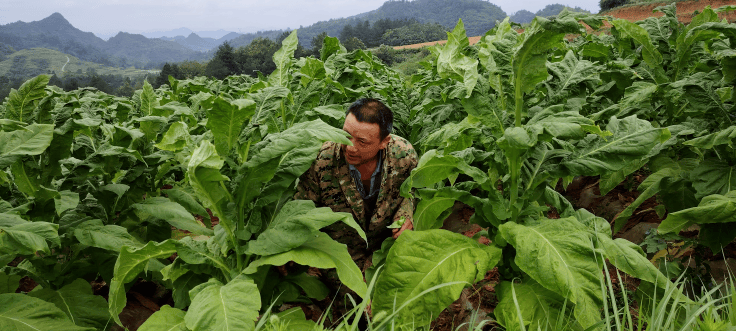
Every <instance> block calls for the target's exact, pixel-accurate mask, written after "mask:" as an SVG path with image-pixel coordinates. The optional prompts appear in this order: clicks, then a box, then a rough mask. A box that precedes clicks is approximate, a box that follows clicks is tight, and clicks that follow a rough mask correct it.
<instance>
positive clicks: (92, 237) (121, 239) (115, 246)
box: [74, 219, 143, 252]
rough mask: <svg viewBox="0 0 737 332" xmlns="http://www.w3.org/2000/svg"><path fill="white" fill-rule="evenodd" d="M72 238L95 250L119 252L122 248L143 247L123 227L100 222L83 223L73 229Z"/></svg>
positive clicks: (95, 220) (97, 220)
mask: <svg viewBox="0 0 737 332" xmlns="http://www.w3.org/2000/svg"><path fill="white" fill-rule="evenodd" d="M74 237H76V238H77V241H79V243H81V244H84V245H87V246H90V247H96V248H102V249H107V250H111V251H115V252H119V251H120V249H121V248H122V247H123V246H128V247H130V248H138V247H141V246H143V244H142V243H140V242H139V241H138V240H136V238H134V237H133V236H132V235H130V234H129V233H128V230H126V229H125V228H124V227H120V226H118V225H104V224H103V223H102V221H101V220H99V219H94V220H89V221H85V222H83V223H81V224H79V225H77V227H76V228H75V229H74Z"/></svg>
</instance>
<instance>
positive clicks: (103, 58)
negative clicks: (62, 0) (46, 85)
mask: <svg viewBox="0 0 737 332" xmlns="http://www.w3.org/2000/svg"><path fill="white" fill-rule="evenodd" d="M0 43H3V44H5V45H7V46H10V47H12V48H14V49H15V50H23V49H30V48H47V49H53V50H57V51H59V52H63V53H66V54H69V55H72V56H75V57H78V58H80V59H82V60H85V61H92V62H95V63H100V64H104V65H108V66H122V67H127V66H129V65H136V66H137V67H145V66H149V67H150V66H153V67H160V64H161V63H163V62H167V61H168V62H176V61H184V60H188V59H190V60H195V59H202V58H203V57H204V54H203V53H201V52H197V51H194V50H191V49H188V48H186V47H184V46H182V45H180V44H178V43H175V42H171V41H164V40H161V39H148V38H146V37H144V36H142V35H133V34H128V33H125V32H120V33H118V35H116V36H115V37H113V38H110V40H108V41H104V40H102V39H101V38H99V37H97V36H95V35H94V34H93V33H91V32H84V31H81V30H79V29H77V28H75V27H74V26H72V25H71V24H70V23H69V21H67V20H66V19H65V18H64V16H62V15H61V14H59V13H54V14H52V15H50V16H49V17H47V18H44V19H43V20H40V21H33V22H28V23H26V22H20V21H18V22H14V23H9V24H6V25H0Z"/></svg>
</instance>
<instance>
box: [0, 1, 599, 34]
mask: <svg viewBox="0 0 737 332" xmlns="http://www.w3.org/2000/svg"><path fill="white" fill-rule="evenodd" d="M385 1H386V0H291V1H290V0H0V3H2V5H0V25H2V24H8V23H12V22H16V21H23V22H31V21H38V20H41V19H43V18H45V17H47V16H49V15H51V14H53V13H54V12H59V13H61V14H62V15H63V16H64V17H65V18H66V19H67V20H68V21H69V22H70V23H71V24H72V25H74V27H76V28H77V29H80V30H82V31H89V32H93V33H95V34H97V35H102V36H109V35H114V34H116V33H117V32H118V31H125V32H130V33H142V32H153V31H168V30H173V29H177V28H182V27H186V28H189V29H191V30H193V31H214V30H218V29H224V30H228V31H235V32H241V33H246V32H254V31H257V30H270V29H286V28H291V29H296V28H299V26H300V25H303V26H308V25H310V24H313V23H315V22H318V21H326V20H329V19H331V18H341V17H348V16H352V15H356V14H360V13H363V12H367V11H370V10H374V9H377V8H379V7H380V6H381V5H382V4H383V3H384V2H385ZM490 2H491V3H494V4H496V5H497V6H499V7H501V8H502V10H504V12H506V13H507V14H512V13H514V12H516V11H518V10H521V9H527V10H529V11H531V12H533V13H534V12H536V11H538V10H540V9H542V8H544V7H545V6H546V5H548V4H551V3H560V4H563V5H567V6H570V7H576V6H578V7H581V8H583V9H586V10H588V11H591V12H594V13H595V12H598V11H599V0H527V1H520V0H491V1H490Z"/></svg>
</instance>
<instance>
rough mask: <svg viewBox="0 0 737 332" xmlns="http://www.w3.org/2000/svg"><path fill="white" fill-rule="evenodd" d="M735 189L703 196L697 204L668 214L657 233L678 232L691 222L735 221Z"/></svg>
mask: <svg viewBox="0 0 737 332" xmlns="http://www.w3.org/2000/svg"><path fill="white" fill-rule="evenodd" d="M735 204H736V203H735V191H734V190H732V191H730V192H728V193H727V194H725V195H722V194H715V195H709V196H706V197H704V198H703V199H702V200H701V202H700V203H699V206H697V207H693V208H690V209H685V210H681V211H678V212H673V213H670V214H668V217H667V218H665V220H663V222H661V223H660V226H658V232H659V233H670V232H678V231H680V230H681V229H684V228H686V227H688V226H690V225H693V224H710V223H729V222H735Z"/></svg>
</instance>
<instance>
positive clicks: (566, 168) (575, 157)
mask: <svg viewBox="0 0 737 332" xmlns="http://www.w3.org/2000/svg"><path fill="white" fill-rule="evenodd" d="M606 130H608V131H609V132H611V133H612V134H613V135H612V136H608V137H603V138H602V137H599V136H594V135H589V136H588V137H587V138H586V139H585V140H582V141H581V143H579V147H578V148H577V149H576V150H575V152H573V153H572V154H571V155H570V156H568V157H566V158H565V159H564V160H563V162H562V163H561V164H560V168H559V169H558V170H557V172H556V173H558V174H557V175H560V176H568V175H599V174H605V173H610V172H616V171H618V170H620V169H622V168H624V167H627V165H628V164H629V163H631V162H632V161H633V160H635V159H637V158H642V157H644V156H646V155H647V154H648V153H649V152H650V150H652V148H653V147H654V146H655V145H656V144H658V143H661V142H665V141H666V140H667V139H668V138H670V132H669V131H668V129H667V128H655V127H653V126H652V124H650V123H649V122H648V121H645V120H641V119H638V118H637V117H635V116H630V117H627V118H624V119H617V118H615V117H612V118H611V119H610V120H609V124H607V126H606Z"/></svg>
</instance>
